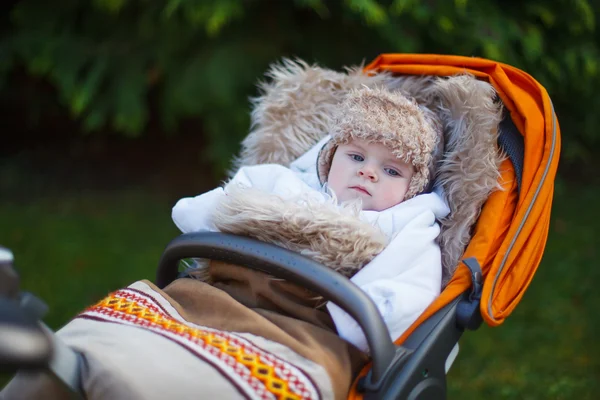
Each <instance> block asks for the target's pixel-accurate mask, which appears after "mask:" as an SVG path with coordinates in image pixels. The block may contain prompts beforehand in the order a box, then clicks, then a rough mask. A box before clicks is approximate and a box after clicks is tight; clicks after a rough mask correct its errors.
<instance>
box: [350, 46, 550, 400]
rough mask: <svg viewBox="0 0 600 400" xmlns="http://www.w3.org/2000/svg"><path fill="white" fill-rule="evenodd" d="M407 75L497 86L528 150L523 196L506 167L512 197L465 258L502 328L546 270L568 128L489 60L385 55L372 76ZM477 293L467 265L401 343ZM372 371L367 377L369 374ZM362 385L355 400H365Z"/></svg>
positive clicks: (529, 88) (514, 74) (489, 318)
mask: <svg viewBox="0 0 600 400" xmlns="http://www.w3.org/2000/svg"><path fill="white" fill-rule="evenodd" d="M371 70H372V71H389V72H392V73H396V74H402V75H437V76H449V75H455V74H461V73H470V74H473V75H474V76H476V77H477V78H479V79H482V80H485V81H487V82H489V83H490V84H491V85H493V86H494V88H495V89H496V91H497V92H498V95H499V97H500V98H501V99H502V101H503V103H504V106H505V107H506V109H507V110H508V111H509V112H510V116H511V119H512V120H513V122H514V123H515V126H516V127H517V129H518V130H519V132H521V134H522V135H523V137H524V142H525V149H524V152H525V162H524V166H523V176H522V182H521V189H520V190H521V191H520V193H517V185H516V179H515V174H514V170H513V167H512V164H511V163H510V162H509V161H508V160H507V161H505V162H504V164H503V165H502V167H501V175H502V176H501V182H503V187H504V188H505V190H504V191H497V192H494V193H492V195H491V196H490V197H489V199H488V201H487V202H486V204H485V205H484V207H483V209H482V212H481V215H480V217H479V220H478V222H477V224H476V226H475V229H474V235H473V239H472V240H471V242H470V243H469V245H468V247H467V249H466V251H465V254H464V256H463V258H468V257H475V258H476V259H477V260H478V261H479V263H480V265H481V267H482V270H483V273H484V277H485V281H484V287H483V294H482V300H481V307H480V310H481V313H482V316H483V318H484V320H485V321H486V323H487V324H488V325H491V326H497V325H499V324H501V323H502V322H503V321H504V319H505V318H506V317H507V316H508V315H509V314H510V313H511V312H512V310H513V309H514V307H515V306H516V305H517V304H518V302H519V301H520V299H521V297H522V296H523V293H524V292H525V290H526V288H527V287H528V285H529V283H530V282H531V279H532V278H533V275H534V273H535V271H536V269H537V267H538V265H539V262H540V260H541V257H542V253H543V250H544V246H545V243H546V239H547V235H548V224H549V221H550V207H551V200H552V194H553V187H554V177H555V175H556V169H557V166H558V156H559V149H560V128H559V126H558V121H557V120H556V117H555V115H554V113H553V110H552V105H551V102H550V98H549V97H548V94H547V92H546V90H545V89H544V88H543V87H542V86H541V85H540V84H539V83H538V82H537V81H536V80H535V79H533V78H532V77H531V76H530V75H528V74H526V73H525V72H523V71H521V70H519V69H517V68H514V67H511V66H509V65H506V64H502V63H499V62H495V61H491V60H486V59H482V58H471V57H462V56H451V55H450V56H444V55H435V54H382V55H380V56H379V57H377V58H376V59H375V60H374V61H373V62H372V63H371V64H369V65H368V66H367V67H366V68H365V71H371ZM470 286H471V281H470V273H469V271H468V269H467V268H466V267H464V266H462V265H459V266H458V267H457V269H456V272H455V274H454V276H453V278H452V279H451V281H450V282H449V284H448V285H447V287H446V288H445V290H444V291H443V292H442V293H441V294H440V296H439V297H438V298H437V299H436V300H435V301H434V302H433V303H432V304H431V305H430V306H429V307H428V308H427V310H425V312H424V313H423V314H422V315H421V316H420V317H419V318H418V319H417V321H415V323H414V324H413V325H412V326H411V327H410V328H409V329H408V330H407V331H406V332H405V333H404V334H403V335H402V336H401V337H400V338H398V339H397V340H396V341H395V343H396V344H398V345H399V344H401V343H402V342H403V341H404V340H405V339H406V338H407V337H408V336H409V335H410V334H411V333H412V332H413V331H414V329H415V328H416V327H417V326H418V325H420V324H421V323H422V322H423V321H424V320H426V319H427V318H429V317H430V316H431V315H433V314H434V313H435V312H436V311H438V310H439V309H441V308H442V307H444V306H445V305H447V304H448V303H450V302H451V301H452V300H453V299H455V298H456V297H457V296H459V295H460V294H461V293H463V292H464V291H465V290H467V289H468V288H469V287H470ZM369 368H370V365H367V366H366V367H365V368H364V369H363V371H362V372H361V374H360V376H363V375H364V374H366V372H367V371H368V369H369ZM355 389H356V381H355V383H354V385H353V387H352V389H351V392H350V395H349V397H348V398H349V399H360V398H362V395H361V394H360V393H358V392H357V391H356V390H355Z"/></svg>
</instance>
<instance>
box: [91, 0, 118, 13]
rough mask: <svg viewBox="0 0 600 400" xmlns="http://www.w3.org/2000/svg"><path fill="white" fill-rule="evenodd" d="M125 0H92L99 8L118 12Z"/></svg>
mask: <svg viewBox="0 0 600 400" xmlns="http://www.w3.org/2000/svg"><path fill="white" fill-rule="evenodd" d="M125 1H126V0H94V4H95V5H96V7H98V9H100V10H103V11H108V12H110V13H112V14H118V13H119V11H121V9H122V8H123V6H124V5H125Z"/></svg>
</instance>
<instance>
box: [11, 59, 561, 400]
mask: <svg viewBox="0 0 600 400" xmlns="http://www.w3.org/2000/svg"><path fill="white" fill-rule="evenodd" d="M284 69H285V68H284V67H280V68H279V69H277V68H276V69H274V70H272V74H271V75H272V77H273V79H274V83H273V84H272V85H271V86H268V87H266V91H267V92H268V93H267V94H266V95H265V96H269V95H272V96H277V95H280V94H281V91H282V90H283V89H282V87H285V82H282V80H284V78H282V71H283V70H284ZM287 70H288V72H289V71H290V70H291V71H292V75H296V77H297V76H300V75H301V76H302V77H301V78H300V79H304V80H305V81H304V82H303V84H305V85H309V84H311V82H312V81H310V80H311V79H313V78H315V76H311V73H313V72H315V71H317V72H318V73H317V74H316V75H317V78H318V79H317V80H318V81H319V82H321V83H323V82H325V84H326V85H327V87H328V88H329V89H330V91H331V93H336V94H335V95H333V96H332V97H331V98H330V99H328V100H327V99H326V100H325V101H335V100H336V97H335V96H336V95H338V94H339V93H341V92H343V91H344V90H347V89H348V88H350V87H352V86H356V85H360V84H365V83H369V82H370V80H379V81H377V83H378V84H385V85H387V86H388V87H392V88H398V89H401V90H405V91H408V92H409V93H410V94H411V95H413V96H414V97H415V98H416V99H417V101H420V102H423V103H428V102H429V103H434V104H441V105H442V106H444V107H442V108H441V109H443V110H447V111H448V115H449V119H447V120H446V122H445V130H450V129H452V127H456V126H459V127H461V128H460V129H462V130H461V132H462V133H461V134H459V135H456V134H454V136H452V135H450V137H446V144H445V148H444V154H445V160H446V161H447V162H446V163H445V165H446V167H445V168H441V170H440V172H439V175H438V177H437V179H439V180H440V182H442V186H443V187H444V190H445V193H446V196H447V197H448V202H449V204H450V205H451V210H452V213H451V215H450V217H449V218H448V220H446V221H442V223H441V225H442V233H441V236H440V246H441V247H442V254H443V265H444V267H445V268H446V269H447V276H446V279H445V282H444V284H445V287H444V289H443V291H442V293H441V295H440V296H439V297H438V298H437V299H436V300H435V301H434V302H433V303H432V304H431V305H430V306H429V307H428V308H427V309H426V310H425V311H424V312H423V313H422V314H421V315H420V316H419V317H418V318H417V319H416V321H414V323H413V324H412V325H411V326H410V327H409V328H408V329H407V330H406V331H405V332H404V334H403V335H402V336H401V337H399V338H396V339H395V340H394V341H392V340H391V339H390V337H389V334H388V330H387V328H386V326H385V324H384V322H383V319H382V317H381V315H380V314H379V312H378V310H377V308H376V306H375V305H374V304H373V302H372V301H371V300H370V298H369V297H367V296H366V295H365V293H363V292H362V291H361V290H360V289H358V288H357V287H356V286H355V285H354V284H353V283H352V282H351V281H350V280H348V279H347V278H345V277H343V276H342V275H340V274H338V273H336V272H334V271H332V270H330V269H328V268H325V267H323V266H322V265H320V264H318V263H317V262H315V261H312V260H310V259H308V258H306V257H304V256H301V255H299V254H297V253H294V252H291V251H289V250H286V249H283V248H281V247H278V246H276V245H273V244H269V243H264V242H260V241H257V240H255V239H252V238H248V237H241V236H235V235H230V234H224V233H192V234H184V235H181V236H179V237H177V238H175V239H174V240H173V241H172V242H171V243H169V244H168V246H167V247H166V249H165V251H164V253H163V256H162V258H161V260H160V262H159V266H158V270H157V277H156V282H155V283H156V286H157V287H158V288H159V289H162V288H165V287H167V286H168V285H169V284H170V283H172V282H173V281H176V280H178V278H179V276H180V273H179V270H178V265H179V261H180V260H181V259H185V258H205V259H210V260H215V261H217V262H223V263H229V264H233V265H238V266H244V267H245V268H247V269H252V270H257V271H261V272H264V273H267V274H269V275H272V276H274V277H276V278H280V279H283V280H285V281H287V282H290V283H293V284H296V285H298V286H301V287H303V288H306V289H308V290H310V291H312V292H314V293H316V294H318V295H320V296H322V297H323V298H324V299H326V300H329V301H332V302H333V303H335V304H337V305H338V306H339V307H340V308H341V309H343V310H344V311H346V312H347V313H348V314H349V315H350V316H352V317H353V318H354V319H355V320H356V322H357V323H358V324H359V325H360V327H361V328H362V330H363V332H364V334H365V337H366V339H367V343H368V346H369V351H370V360H369V361H368V362H367V363H366V364H365V365H364V366H363V367H362V370H361V371H360V372H359V373H358V374H353V375H357V376H353V379H354V381H353V384H352V386H351V388H350V391H349V393H348V396H347V397H348V398H350V399H358V398H365V399H370V398H373V399H374V398H385V399H396V398H398V399H404V398H411V399H413V398H414V399H417V398H418V399H440V398H445V397H446V373H447V371H448V370H449V368H450V366H451V364H452V362H453V361H454V359H455V357H456V355H457V353H458V340H459V339H460V337H461V335H462V334H463V332H464V331H465V330H475V329H477V328H478V327H479V326H480V324H481V322H482V321H485V322H486V323H487V324H489V325H491V326H497V325H499V324H501V323H502V322H503V321H504V319H505V318H506V317H507V316H508V315H510V313H511V312H512V310H513V309H514V308H515V307H516V305H517V304H518V302H519V301H520V299H521V297H522V295H523V293H524V291H525V289H526V288H527V286H528V285H529V283H530V281H531V279H532V277H533V274H534V273H535V270H536V269H537V267H538V265H539V262H540V260H541V257H542V253H543V250H544V245H545V242H546V237H547V233H548V225H549V216H550V208H551V200H552V194H553V185H554V177H555V174H556V169H557V164H558V156H559V149H560V130H559V127H558V121H557V119H556V116H555V114H554V110H553V107H552V103H551V101H550V98H549V97H548V95H547V93H546V91H545V89H544V88H543V87H542V86H541V85H540V84H539V83H538V82H536V81H535V80H534V79H533V78H532V77H530V76H529V75H527V74H526V73H524V72H522V71H520V70H518V69H516V68H513V67H511V66H508V65H504V64H501V63H498V62H493V61H490V60H485V59H480V58H467V57H459V56H440V55H420V54H419V55H416V54H383V55H380V56H379V57H378V58H376V59H375V60H374V61H373V62H372V63H371V64H369V65H368V66H367V67H366V68H364V70H361V71H349V72H348V74H347V75H346V74H337V75H336V73H333V72H331V71H325V70H321V69H311V68H308V67H307V66H305V65H303V64H295V66H294V65H292V64H291V63H290V64H287ZM374 72H377V73H378V74H374ZM381 72H387V74H379V73H381ZM332 74H333V75H332ZM463 74H470V75H473V76H475V77H476V78H477V79H478V80H480V81H481V82H485V83H487V84H489V85H491V87H493V88H494V89H495V94H496V97H495V98H494V99H492V100H493V102H494V103H498V102H500V103H501V104H502V105H503V106H504V109H505V111H506V112H505V113H504V114H503V115H501V116H500V117H501V119H500V121H497V122H498V123H497V124H496V126H497V129H493V131H494V135H493V136H486V137H484V138H483V139H481V138H479V139H474V136H473V135H470V134H468V133H469V132H470V131H469V127H470V126H471V127H472V126H477V125H478V124H483V123H482V121H480V120H477V119H476V118H470V117H469V114H468V112H466V111H465V109H460V110H455V109H452V108H451V107H449V106H448V103H444V102H452V101H456V102H458V103H461V102H462V103H463V104H465V105H466V106H465V107H467V106H473V107H476V106H477V104H475V103H473V102H476V101H477V99H474V98H470V97H469V93H462V95H463V97H460V96H458V97H457V98H456V99H449V98H447V97H446V98H444V96H443V95H441V94H440V93H439V92H436V91H435V90H432V89H431V86H430V85H429V84H430V83H431V82H432V79H433V78H432V77H453V76H457V75H463ZM413 78H414V79H413ZM309 81H310V82H309ZM297 84H298V82H297V81H295V86H294V85H292V86H293V87H295V88H298V87H302V85H297ZM296 90H297V89H296ZM269 91H270V92H269ZM319 93H322V92H319ZM299 95H301V94H299ZM315 100H316V101H315V102H314V103H315V104H320V103H319V100H322V99H315ZM469 102H471V103H469ZM260 107H261V105H260V104H258V105H257V109H258V110H259V111H257V110H255V114H254V118H255V122H256V123H257V125H258V126H259V127H258V129H255V131H254V132H253V133H251V135H253V136H252V137H250V136H249V137H248V138H247V139H246V140H245V142H244V144H243V151H242V156H241V159H240V161H239V164H241V165H244V164H251V163H265V162H270V163H280V164H284V165H285V164H289V162H290V161H292V160H293V159H294V158H296V157H298V156H299V155H300V154H302V152H303V151H306V150H307V149H308V148H309V147H310V145H312V144H314V143H316V142H317V141H318V139H320V137H319V136H318V135H314V136H312V137H311V136H310V135H309V136H307V137H305V138H303V140H304V142H306V146H305V147H304V148H300V149H295V152H294V151H290V150H289V149H287V150H286V149H277V145H278V144H280V142H281V141H278V140H274V139H273V137H271V140H272V141H273V143H274V144H273V145H272V146H271V148H272V149H273V150H272V151H271V152H267V153H260V152H257V151H256V149H253V148H252V146H254V145H255V143H256V142H257V137H259V136H260V135H261V134H263V135H264V133H265V131H261V130H260V129H261V128H262V126H261V124H263V125H264V124H267V123H268V118H267V117H266V116H265V115H266V114H267V113H266V112H265V110H264V109H262V111H261V109H260ZM261 112H262V114H261ZM453 112H455V113H454V114H453ZM286 121H287V123H289V121H290V120H289V119H288V120H286ZM304 122H306V121H304ZM312 123H313V125H315V126H316V125H319V124H320V123H321V122H320V121H313V122H312ZM488 123H489V121H488ZM318 130H319V129H315V131H318ZM291 131H293V132H298V130H294V129H292V130H291ZM455 131H456V130H455ZM465 132H467V133H465ZM295 134H296V133H295ZM473 140H478V141H477V142H474V141H473ZM490 140H492V141H491V142H490ZM486 141H487V142H486ZM283 144H285V143H283ZM486 144H487V145H490V146H498V147H499V148H500V149H502V151H503V154H505V155H506V157H501V156H500V155H499V153H498V152H492V153H490V154H492V155H494V154H495V156H491V158H490V159H489V160H482V158H485V157H483V156H482V155H481V152H480V150H481V146H482V145H486ZM477 162H484V165H483V167H482V164H477ZM460 168H463V169H465V168H466V169H471V170H473V171H478V173H479V174H481V175H480V176H479V178H480V179H478V180H476V182H471V181H468V180H461V181H458V180H457V179H456V178H455V176H456V171H457V169H460ZM481 182H485V183H486V184H485V185H483V186H485V187H484V188H483V189H481V187H480V186H481ZM498 186H500V187H501V188H500V189H499V190H494V189H495V188H497V187H498ZM5 259H6V262H5V265H4V266H3V267H1V268H3V269H0V271H4V272H5V273H8V271H10V257H8V256H6V257H5ZM13 280H14V281H15V282H16V279H15V278H13ZM6 282H8V281H6ZM14 286H15V285H14V284H13V285H12V286H10V290H9V288H8V286H7V288H6V289H5V288H3V287H0V288H2V289H3V292H2V293H0V294H2V295H4V296H6V298H5V299H0V300H1V302H0V305H1V308H0V332H2V335H0V337H1V338H2V339H0V351H1V353H0V363H1V364H2V365H3V366H5V367H6V366H20V367H21V368H24V369H39V368H45V369H48V370H49V371H50V372H51V373H50V374H49V375H50V376H52V377H53V378H54V379H58V380H60V381H61V382H63V384H64V385H65V387H66V388H67V389H69V391H70V392H72V393H73V394H75V395H80V396H81V397H86V393H85V392H84V390H83V383H82V379H83V378H82V375H81V373H80V370H81V368H82V366H84V365H85V364H86V362H87V361H86V360H85V357H83V356H82V355H81V354H80V353H79V352H78V351H77V350H76V349H74V348H71V347H69V346H66V345H65V344H64V343H62V341H60V340H59V339H58V338H57V337H55V336H53V335H50V334H49V332H48V331H47V330H46V329H45V328H42V329H40V327H39V324H38V323H37V322H36V319H37V318H39V316H40V315H41V314H42V313H43V306H42V305H40V304H39V303H37V302H36V301H35V300H34V299H33V298H32V297H31V296H27V295H23V294H18V293H17V291H16V290H15V287H14ZM140 291H141V289H140V286H131V287H130V288H128V289H124V290H122V291H118V292H115V293H116V294H114V295H111V296H109V297H107V298H106V299H104V300H103V301H101V302H100V303H98V304H97V305H95V306H92V307H91V308H90V309H88V310H86V312H84V313H83V314H84V317H87V318H88V319H94V318H96V319H97V320H102V319H103V318H104V320H110V318H113V316H114V314H110V315H109V314H108V312H107V311H106V310H109V309H110V311H111V312H116V311H119V312H121V313H122V314H123V315H125V317H123V318H124V319H121V320H119V321H116V320H110V321H111V322H118V323H123V324H126V323H129V324H133V323H134V320H135V318H138V317H139V315H140V313H142V312H143V313H145V314H144V319H143V321H142V323H141V325H138V326H141V327H145V328H148V329H150V330H152V329H154V327H156V326H158V325H160V326H161V327H162V328H161V329H162V330H159V329H158V328H156V330H155V331H154V332H155V333H158V334H159V335H162V336H165V337H166V336H168V335H171V336H172V337H171V339H173V338H175V339H177V340H179V342H177V340H175V342H176V343H178V344H179V346H180V347H183V348H187V349H188V350H189V351H190V352H193V349H192V348H191V347H186V346H188V344H189V343H191V342H190V341H195V342H194V343H201V344H203V345H206V344H207V343H208V344H210V346H209V347H210V349H209V350H210V351H211V352H212V353H211V354H213V355H215V356H219V355H220V354H221V353H219V352H218V351H216V350H215V349H220V351H221V352H227V351H230V354H234V353H235V354H238V353H239V352H240V351H241V352H242V353H244V349H246V350H247V349H254V350H253V351H254V353H252V354H249V353H248V352H246V353H244V354H242V353H240V354H239V355H236V357H237V358H236V360H238V361H240V360H242V361H244V360H245V363H243V362H242V361H240V363H242V364H243V365H244V366H245V367H246V368H247V369H248V370H250V371H252V373H251V374H250V375H252V376H253V377H258V378H259V379H258V380H259V381H260V382H262V383H263V386H261V390H262V391H259V390H258V389H257V388H256V387H255V386H252V385H253V384H257V383H256V382H258V381H256V380H255V381H251V380H248V382H250V383H249V385H250V386H252V387H253V388H254V389H253V390H254V391H252V390H250V389H247V388H245V387H241V385H243V383H238V385H239V387H238V390H239V392H240V394H241V395H242V397H247V398H259V397H260V398H320V397H328V396H333V394H332V393H324V392H323V390H322V389H319V388H320V387H321V386H320V383H319V381H318V378H317V377H316V376H318V375H319V374H318V373H314V371H313V372H312V375H311V372H310V371H309V369H310V368H312V366H306V365H303V366H299V365H298V364H293V363H291V364H293V365H290V363H286V362H285V361H289V358H288V359H285V360H283V361H281V360H279V359H276V357H275V358H274V357H273V354H274V352H271V353H269V352H262V353H261V351H262V350H261V348H262V347H261V346H262V345H264V343H262V342H254V344H256V343H258V345H256V346H255V347H252V346H253V344H252V343H251V342H250V341H245V340H246V339H248V338H247V337H239V336H235V335H229V336H228V335H227V334H224V335H222V334H221V333H222V332H221V333H219V332H218V331H217V332H215V331H214V330H211V329H210V328H207V329H204V330H197V329H196V330H190V329H189V328H188V327H186V326H185V325H184V324H181V323H178V322H177V321H175V322H173V321H166V320H165V318H162V317H161V315H166V314H169V313H171V314H175V313H176V312H177V311H179V309H177V307H175V309H171V308H169V309H166V308H168V307H169V306H168V304H166V303H165V302H161V301H155V302H152V298H149V297H148V296H147V297H145V299H146V300H144V301H146V303H144V304H145V307H146V309H145V310H142V309H141V308H143V307H141V306H140V304H142V303H143V301H142V300H140V296H142V297H143V294H141V293H140ZM128 296H129V297H128ZM136 296H137V297H136ZM134 297H135V299H136V301H137V303H136V304H133V303H131V302H128V301H127V300H131V299H133V298H134ZM142 305H143V304H142ZM119 307H120V308H119ZM27 313H28V314H27ZM161 318H162V319H161ZM135 323H137V322H135ZM157 324H158V325H157ZM161 324H162V325H161ZM167 325H168V327H167ZM208 326H210V325H208ZM5 332H6V334H5ZM9 333H10V335H12V336H10V335H9ZM15 335H19V337H20V338H21V339H22V340H21V341H20V343H21V344H22V345H21V346H20V347H19V346H14V345H11V343H15V342H14V338H15ZM181 337H185V340H183V339H181ZM11 340H12V342H11ZM186 340H187V341H186ZM211 346H212V347H211ZM283 347H285V346H280V347H278V348H277V349H278V350H280V351H282V353H283V352H285V351H284V349H282V348H283ZM223 349H225V350H223ZM236 352H238V353H236ZM252 356H253V357H254V358H252ZM244 357H247V358H246V359H244ZM282 357H284V356H282ZM284 358H285V357H284ZM362 361H364V360H362ZM227 363H230V364H227ZM249 363H252V366H250V364H249ZM225 364H227V365H233V364H231V359H227V360H225ZM225 364H223V365H225ZM363 364H364V362H363ZM213 365H215V368H217V369H218V368H219V366H218V365H217V364H213ZM235 365H237V364H235ZM240 365H241V364H240ZM295 367H296V368H295ZM303 368H305V371H303ZM244 371H245V370H244ZM298 371H300V372H306V373H305V374H304V375H303V374H302V373H298ZM323 372H324V371H321V373H323ZM202 374H204V372H202ZM202 374H201V375H202ZM261 374H262V375H263V376H264V379H262V378H261ZM242 375H243V372H240V373H239V376H242ZM202 376H204V375H202ZM206 376H209V375H206ZM306 377H308V378H306ZM251 378H252V377H251ZM205 379H210V378H205ZM331 379H333V377H332V378H331ZM260 382H259V383H260ZM265 388H266V389H265ZM211 393H212V392H211ZM248 393H253V394H252V395H250V394H248ZM196 395H197V393H196ZM205 395H206V396H207V397H210V396H211V394H208V392H207V393H205ZM213 395H214V394H213ZM335 396H336V397H338V398H339V396H340V394H339V392H337V393H335Z"/></svg>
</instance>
